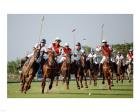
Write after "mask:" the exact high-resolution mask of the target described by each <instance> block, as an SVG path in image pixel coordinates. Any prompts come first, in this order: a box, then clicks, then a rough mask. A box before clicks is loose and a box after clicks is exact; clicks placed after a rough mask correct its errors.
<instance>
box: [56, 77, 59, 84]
mask: <svg viewBox="0 0 140 112" xmlns="http://www.w3.org/2000/svg"><path fill="white" fill-rule="evenodd" d="M58 79H59V76H58V75H57V76H56V86H58Z"/></svg>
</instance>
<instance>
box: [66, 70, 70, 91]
mask: <svg viewBox="0 0 140 112" xmlns="http://www.w3.org/2000/svg"><path fill="white" fill-rule="evenodd" d="M66 75H67V77H66V86H67V89H69V80H70V74H69V71H67V74H66Z"/></svg>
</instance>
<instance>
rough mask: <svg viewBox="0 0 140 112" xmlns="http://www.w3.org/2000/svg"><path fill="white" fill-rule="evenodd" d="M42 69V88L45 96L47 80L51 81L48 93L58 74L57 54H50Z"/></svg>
mask: <svg viewBox="0 0 140 112" xmlns="http://www.w3.org/2000/svg"><path fill="white" fill-rule="evenodd" d="M42 68H43V70H42V74H43V79H42V84H41V86H42V93H43V94H44V89H45V85H46V78H49V79H51V82H50V85H49V88H48V90H47V92H48V91H49V90H51V88H52V85H53V81H54V77H55V74H56V69H57V68H56V61H55V53H54V52H53V51H52V52H49V53H48V60H47V61H44V62H43V64H42Z"/></svg>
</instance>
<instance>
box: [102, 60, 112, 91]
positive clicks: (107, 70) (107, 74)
mask: <svg viewBox="0 0 140 112" xmlns="http://www.w3.org/2000/svg"><path fill="white" fill-rule="evenodd" d="M102 70H103V81H104V80H105V79H106V80H107V82H108V86H109V90H111V86H112V71H111V67H110V63H109V59H108V58H107V59H106V60H105V61H104V63H103V66H102Z"/></svg>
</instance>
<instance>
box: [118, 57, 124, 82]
mask: <svg viewBox="0 0 140 112" xmlns="http://www.w3.org/2000/svg"><path fill="white" fill-rule="evenodd" d="M124 73H125V66H124V65H123V60H121V59H120V60H118V63H117V83H118V81H119V80H121V82H122V83H123V80H124Z"/></svg>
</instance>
